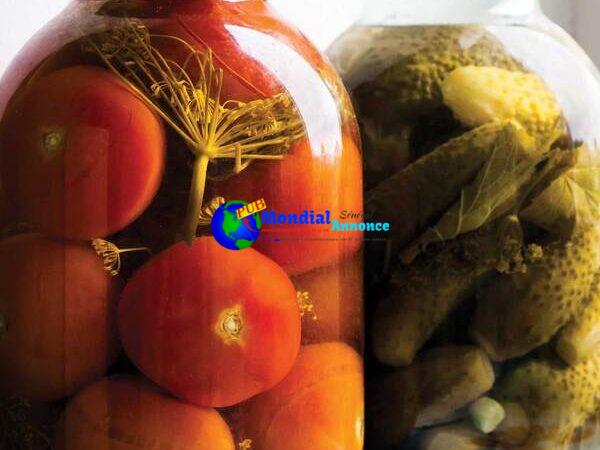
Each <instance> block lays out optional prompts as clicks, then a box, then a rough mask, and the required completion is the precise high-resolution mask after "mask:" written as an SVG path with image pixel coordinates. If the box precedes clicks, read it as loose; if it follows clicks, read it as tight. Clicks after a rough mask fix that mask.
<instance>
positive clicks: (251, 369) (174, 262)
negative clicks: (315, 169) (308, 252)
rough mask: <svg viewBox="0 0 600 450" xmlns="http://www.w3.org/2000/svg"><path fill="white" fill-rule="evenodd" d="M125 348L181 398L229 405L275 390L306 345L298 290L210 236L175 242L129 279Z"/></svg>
mask: <svg viewBox="0 0 600 450" xmlns="http://www.w3.org/2000/svg"><path fill="white" fill-rule="evenodd" d="M119 320H120V329H121V336H122V339H123V346H124V347H125V350H126V352H127V354H128V355H129V357H130V358H131V359H132V360H133V361H134V362H135V364H136V365H137V366H138V367H139V368H140V369H141V370H142V371H143V372H144V373H145V374H146V375H147V376H148V377H149V378H150V379H152V380H153V381H154V382H156V383H157V384H159V385H160V386H162V387H163V388H164V389H166V390H168V391H170V392H171V393H173V394H174V395H176V396H178V397H180V398H182V399H184V400H186V401H189V402H191V403H194V404H198V405H202V406H230V405H233V404H236V403H239V402H241V401H243V400H246V399H248V398H250V397H252V396H253V395H256V394H258V393H260V392H263V391H265V390H268V389H270V388H272V387H273V386H274V385H275V384H277V383H278V382H279V381H281V380H282V379H283V377H284V376H285V375H286V374H287V373H288V372H289V370H290V369H291V367H292V365H293V363H294V360H295V359H296V355H297V353H298V348H299V345H300V313H299V308H298V303H297V300H296V291H295V289H294V286H293V285H292V282H291V281H290V279H289V278H288V277H287V275H286V274H285V272H284V271H283V270H282V269H281V268H280V267H279V266H278V265H277V264H275V263H274V262H273V261H271V260H270V259H268V258H266V257H265V256H263V255H261V254H260V253H258V252H256V251H254V250H252V249H245V250H241V251H230V250H227V249H225V248H223V247H221V246H220V245H219V244H217V243H216V241H214V240H213V239H212V238H208V237H206V238H198V239H196V240H195V241H194V243H193V245H192V246H187V245H186V244H184V243H181V244H178V245H175V246H173V247H171V248H170V249H168V250H166V251H164V252H162V253H161V254H159V255H158V256H156V257H155V258H154V259H152V260H151V261H150V262H149V263H148V264H147V265H146V266H144V267H143V268H142V269H140V270H139V271H138V272H137V273H136V274H135V275H134V276H133V278H132V279H131V280H130V281H129V283H128V284H127V286H126V287H125V290H124V291H123V295H122V300H121V303H120V307H119Z"/></svg>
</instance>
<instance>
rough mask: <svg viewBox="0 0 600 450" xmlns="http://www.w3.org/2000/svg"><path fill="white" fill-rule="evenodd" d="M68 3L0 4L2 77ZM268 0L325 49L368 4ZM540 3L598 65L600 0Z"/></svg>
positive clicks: (9, 0)
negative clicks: (31, 39)
mask: <svg viewBox="0 0 600 450" xmlns="http://www.w3.org/2000/svg"><path fill="white" fill-rule="evenodd" d="M68 1H69V0H0V11H2V13H1V14H0V74H2V73H3V72H4V69H5V68H6V66H7V65H8V63H9V62H10V60H11V59H12V58H13V57H14V55H15V54H16V53H17V52H18V51H19V49H20V48H21V47H22V46H23V44H24V43H25V42H26V41H27V39H28V38H29V37H30V36H32V35H33V33H35V32H36V31H37V30H38V29H39V28H40V27H42V26H43V25H44V24H45V23H46V22H47V21H48V20H50V18H52V17H53V16H54V15H56V14H58V13H59V12H60V11H61V10H62V9H63V8H64V7H65V5H66V4H67V3H68ZM270 1H271V2H272V3H273V4H274V5H275V7H276V8H278V9H279V10H280V11H281V12H282V13H283V14H284V15H285V16H286V17H288V18H289V20H291V21H292V22H294V23H295V24H296V25H297V26H298V27H300V28H301V29H302V30H303V31H304V32H305V33H306V34H307V35H308V36H309V37H310V38H311V39H312V40H313V41H314V42H315V43H316V44H317V45H318V46H319V47H320V48H321V49H325V48H327V46H328V45H329V44H330V43H331V42H332V41H333V40H334V39H335V38H336V36H337V35H338V34H339V33H341V32H342V31H343V30H344V29H345V28H346V27H347V26H348V25H350V24H351V23H352V22H353V21H354V20H355V19H356V17H358V15H359V14H360V11H361V8H362V5H363V3H365V4H367V5H368V1H369V0H270ZM440 1H445V0H440ZM417 2H418V0H415V3H417ZM542 3H543V6H544V9H545V10H546V12H547V13H548V15H549V16H550V17H551V18H552V19H553V20H555V21H556V22H558V23H559V24H560V25H561V26H563V27H564V28H565V29H566V30H567V31H569V32H570V33H571V34H572V35H573V36H574V37H575V38H576V39H577V40H578V41H579V42H580V43H581V45H582V46H583V47H584V48H585V50H586V51H587V52H588V54H589V55H590V56H591V57H592V59H594V61H596V64H598V65H600V26H599V24H600V0H542Z"/></svg>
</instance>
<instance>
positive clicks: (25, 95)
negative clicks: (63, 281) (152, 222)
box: [0, 67, 165, 240]
mask: <svg viewBox="0 0 600 450" xmlns="http://www.w3.org/2000/svg"><path fill="white" fill-rule="evenodd" d="M0 147H1V150H0V152H1V155H0V158H1V164H2V177H3V178H2V182H3V185H4V187H5V189H6V191H7V193H8V194H9V196H10V197H11V198H12V199H13V201H14V202H15V204H16V207H17V209H18V211H19V215H20V216H21V218H22V219H23V220H25V221H28V222H31V223H32V224H33V225H35V226H38V227H40V228H41V229H42V230H44V231H46V232H48V233H50V234H53V235H58V236H63V237H67V238H72V239H82V240H83V239H92V238H96V237H102V236H106V235H109V234H112V233H115V232H117V231H119V230H121V229H123V228H124V227H126V226H127V225H129V224H130V223H131V222H133V221H134V220H135V219H136V218H137V217H138V216H139V215H140V214H141V213H142V212H143V211H144V210H145V209H146V207H147V206H148V205H149V203H150V202H151V201H152V199H153V198H154V196H155V194H156V192H157V191H158V188H159V185H160V180H161V176H162V171H163V166H164V150H165V136H164V130H163V126H162V123H161V121H159V119H158V118H157V117H156V116H155V115H154V114H153V112H152V111H151V110H150V109H149V108H148V107H147V106H146V105H145V104H144V102H143V101H142V100H140V99H139V98H137V97H136V96H135V95H134V94H133V93H132V92H131V91H129V90H128V88H127V87H126V86H125V85H124V84H123V83H122V82H121V81H120V80H119V79H118V78H117V77H116V76H114V75H112V74H111V73H110V72H108V71H106V70H101V69H96V68H91V67H72V68H68V69H63V70H59V71H56V72H53V73H51V74H49V75H46V76H44V77H41V78H38V79H36V80H34V81H32V82H31V83H30V84H28V85H26V86H25V87H24V88H23V90H22V91H20V92H19V93H18V94H17V97H16V98H15V100H14V101H13V102H11V105H10V108H9V109H8V110H7V113H6V115H5V117H4V119H3V120H2V123H1V126H0Z"/></svg>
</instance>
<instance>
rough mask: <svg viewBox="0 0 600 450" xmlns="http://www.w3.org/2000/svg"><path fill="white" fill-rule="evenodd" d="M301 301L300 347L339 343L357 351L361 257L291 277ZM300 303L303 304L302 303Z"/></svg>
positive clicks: (360, 255) (360, 312)
mask: <svg viewBox="0 0 600 450" xmlns="http://www.w3.org/2000/svg"><path fill="white" fill-rule="evenodd" d="M292 281H293V282H294V285H295V286H296V289H297V290H298V291H299V292H300V293H301V294H305V297H301V301H302V302H303V303H304V309H305V311H306V312H305V314H304V316H303V317H302V343H303V344H316V343H322V342H331V341H343V342H346V343H347V344H350V345H353V346H356V347H359V346H360V345H361V341H362V339H361V337H362V317H363V312H362V305H363V254H362V252H356V253H355V254H353V255H351V256H349V257H348V258H346V259H344V260H343V261H341V262H340V263H338V264H334V265H333V266H328V267H321V268H318V269H315V270H312V271H310V272H307V273H304V274H302V275H297V276H295V277H292ZM302 299H304V300H302Z"/></svg>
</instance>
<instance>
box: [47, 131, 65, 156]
mask: <svg viewBox="0 0 600 450" xmlns="http://www.w3.org/2000/svg"><path fill="white" fill-rule="evenodd" d="M64 141H65V136H64V132H62V131H58V130H52V131H47V132H45V133H43V134H42V152H43V156H44V159H45V160H50V159H52V158H54V157H55V156H56V155H57V154H58V153H59V152H60V150H61V149H62V147H63V144H64Z"/></svg>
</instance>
